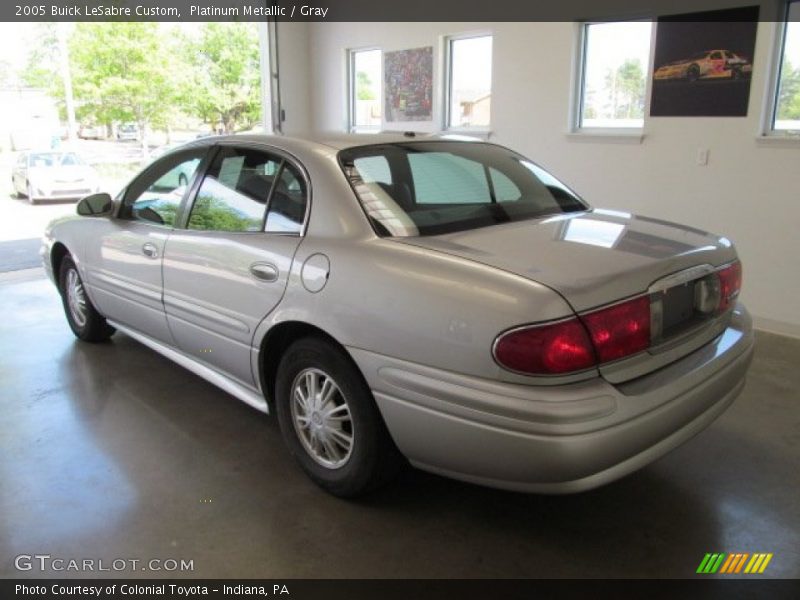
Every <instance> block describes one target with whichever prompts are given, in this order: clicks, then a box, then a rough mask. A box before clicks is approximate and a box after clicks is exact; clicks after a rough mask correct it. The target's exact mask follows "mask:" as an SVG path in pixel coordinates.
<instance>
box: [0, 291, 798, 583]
mask: <svg viewBox="0 0 800 600" xmlns="http://www.w3.org/2000/svg"><path fill="white" fill-rule="evenodd" d="M0 312H1V313H2V314H4V315H6V316H5V317H4V318H3V319H2V320H0V356H2V360H0V378H1V379H0V417H1V418H0V577H15V576H20V575H25V576H42V575H41V574H40V573H36V572H30V573H28V574H21V573H19V572H17V571H16V570H14V567H13V557H14V556H17V555H18V554H37V553H39V554H42V553H45V554H50V555H51V556H53V557H62V558H68V559H69V558H76V559H82V558H95V559H98V558H103V559H105V560H106V561H110V560H111V559H113V558H138V559H150V558H184V559H193V560H194V567H195V570H194V572H191V573H184V574H180V573H172V574H171V575H172V576H181V575H185V576H193V577H238V578H245V577H248V578H249V577H281V578H287V577H320V578H322V577H399V578H406V577H692V576H694V572H695V569H696V568H697V565H698V564H699V562H700V560H701V559H702V557H703V555H704V554H705V553H706V552H720V551H722V552H772V553H774V558H773V560H772V562H771V564H770V565H769V567H768V569H767V571H766V574H765V575H766V576H772V577H800V501H798V498H800V476H799V475H798V473H799V472H800V471H799V470H798V465H800V368H798V367H800V341H797V340H791V339H788V338H782V337H779V336H775V335H770V334H759V336H758V347H757V352H756V358H755V361H754V364H753V367H752V369H751V371H750V378H749V381H748V384H747V387H746V389H745V391H744V393H743V395H742V396H741V397H740V398H739V399H738V400H737V401H736V403H735V404H734V406H733V407H732V408H731V409H730V410H729V411H728V412H727V413H726V414H725V415H724V416H723V417H722V418H720V419H719V420H718V421H717V422H716V423H714V424H713V425H712V426H711V427H710V428H709V429H708V430H706V431H705V432H703V433H702V434H701V435H700V436H698V437H697V438H695V439H694V440H692V441H691V442H689V443H688V444H686V445H684V446H683V447H681V448H679V449H678V450H676V451H674V452H672V453H671V454H669V455H668V456H666V457H665V458H663V459H661V460H660V461H658V462H656V463H655V464H653V465H651V466H649V467H647V468H645V469H644V470H642V471H640V472H638V473H636V474H634V475H632V476H629V477H627V478H626V479H624V480H622V481H619V482H617V483H615V484H612V485H610V486H607V487H605V488H602V489H599V490H596V491H593V492H588V493H584V494H581V495H576V496H566V497H546V496H533V495H523V494H514V493H508V492H501V491H495V490H490V489H484V488H480V487H476V486H471V485H466V484H462V483H457V482H454V481H449V480H446V479H442V478H439V477H435V476H432V475H427V474H424V473H421V472H417V471H412V470H408V471H407V472H406V473H405V474H404V475H402V476H401V478H400V479H399V480H398V481H397V482H396V483H395V484H393V485H391V486H390V487H388V488H386V489H384V490H382V491H380V492H378V493H376V494H375V495H373V496H371V497H370V498H368V499H366V500H363V501H360V502H347V501H342V500H338V499H335V498H332V497H330V496H328V495H326V494H324V493H323V492H321V491H320V490H319V489H317V488H316V487H315V486H314V485H313V484H312V483H310V482H309V480H308V479H306V477H305V476H304V475H303V474H302V473H301V472H300V470H299V469H298V468H297V467H296V466H295V465H294V463H293V462H292V460H291V458H290V457H289V456H288V455H287V453H286V452H285V451H284V449H283V445H282V442H281V439H280V434H279V431H278V428H277V425H276V423H275V421H274V420H273V419H272V418H269V417H266V416H263V415H261V414H259V413H257V412H255V411H253V410H252V409H250V408H248V407H247V406H245V405H244V404H242V403H240V402H238V401H236V400H234V399H233V398H231V397H230V396H227V395H226V394H224V393H223V392H221V391H218V390H217V389H216V388H214V387H212V386H211V385H210V384H207V383H205V382H204V381H202V380H201V379H199V378H197V377H195V376H194V375H192V374H190V373H189V372H188V371H185V370H183V369H182V368H180V367H178V366H176V365H174V364H172V363H170V362H169V361H167V360H166V359H163V358H161V357H160V356H159V355H157V354H155V353H153V352H151V351H150V350H148V349H146V348H145V347H143V346H141V345H139V344H137V343H136V342H134V341H132V340H131V339H130V338H127V337H126V336H124V335H121V334H117V335H116V336H115V337H114V340H113V343H111V344H106V345H99V346H97V345H89V344H83V343H79V342H77V341H76V340H75V339H73V337H72V334H71V333H70V331H69V329H68V328H67V324H66V322H65V320H64V318H63V315H62V313H61V307H60V304H59V300H58V297H57V295H56V292H55V290H54V289H53V288H52V286H51V285H50V283H49V282H47V281H45V280H43V279H41V278H32V279H26V276H24V275H22V276H17V277H15V278H11V279H6V280H5V282H0ZM57 575H59V576H64V575H68V576H69V575H72V576H76V575H77V574H71V573H63V572H62V573H57ZM116 575H117V576H124V577H131V576H137V575H141V576H145V575H146V576H157V575H158V573H137V572H122V573H117V574H116ZM740 577H741V576H740Z"/></svg>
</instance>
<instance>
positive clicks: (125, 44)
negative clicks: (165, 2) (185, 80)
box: [69, 22, 176, 154]
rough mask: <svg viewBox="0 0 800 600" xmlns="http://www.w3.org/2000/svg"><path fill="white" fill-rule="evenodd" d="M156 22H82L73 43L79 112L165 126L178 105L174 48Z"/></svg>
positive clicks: (147, 125) (145, 128)
mask: <svg viewBox="0 0 800 600" xmlns="http://www.w3.org/2000/svg"><path fill="white" fill-rule="evenodd" d="M163 37H164V36H162V35H161V33H160V31H159V28H158V24H157V23H132V22H122V23H118V22H112V23H78V24H77V25H76V27H75V31H74V32H73V34H72V37H71V38H70V42H69V49H70V61H71V66H72V79H73V88H74V93H75V99H76V103H77V104H78V106H79V108H78V116H79V117H84V118H87V117H88V118H91V119H93V120H96V121H97V122H99V123H104V124H106V125H110V124H111V123H112V122H114V121H119V122H134V123H136V124H137V125H138V126H139V131H140V132H141V138H142V148H143V151H144V153H145V154H147V134H148V131H149V129H150V128H153V127H164V126H165V125H166V124H167V120H168V118H169V116H170V112H171V110H172V108H171V107H173V106H174V104H175V98H176V89H175V85H174V83H173V82H172V79H171V76H170V69H169V62H168V60H169V58H170V52H169V51H168V48H167V47H166V44H165V42H164V41H163V39H162V38H163Z"/></svg>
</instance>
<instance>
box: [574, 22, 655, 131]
mask: <svg viewBox="0 0 800 600" xmlns="http://www.w3.org/2000/svg"><path fill="white" fill-rule="evenodd" d="M609 23H650V44H649V48H648V54H647V63H646V64H645V65H643V67H645V78H644V79H645V88H644V115H643V117H642V125H641V126H640V127H584V126H583V99H584V94H585V92H586V65H587V60H586V57H587V50H588V48H587V42H588V41H589V36H588V35H587V34H588V31H589V27H590V26H591V25H605V24H609ZM656 25H657V22H656V20H655V19H654V18H653V17H651V16H637V17H631V18H629V19H618V20H614V21H580V22H578V23H576V27H577V28H578V29H577V34H576V39H577V49H576V52H575V60H574V67H573V77H572V93H571V94H570V108H569V126H568V134H569V135H571V136H576V137H584V136H592V137H605V138H608V139H618V140H619V141H634V142H641V140H642V139H643V138H644V133H645V127H646V125H647V115H648V113H649V111H650V95H651V92H652V85H653V61H654V59H655V58H654V55H655V38H656Z"/></svg>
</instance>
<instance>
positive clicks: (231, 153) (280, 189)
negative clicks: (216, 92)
mask: <svg viewBox="0 0 800 600" xmlns="http://www.w3.org/2000/svg"><path fill="white" fill-rule="evenodd" d="M306 196H307V190H306V186H305V180H303V178H302V177H301V176H300V175H299V173H298V172H297V170H296V169H295V168H294V167H293V166H292V165H290V164H289V163H287V162H285V161H284V160H283V159H282V158H281V157H279V156H277V155H273V154H270V153H267V152H263V151H260V150H253V149H248V148H231V147H224V148H221V149H220V151H219V153H218V154H217V156H216V158H215V159H214V162H213V164H212V165H211V167H210V168H209V170H208V172H207V173H206V175H205V177H204V178H203V182H202V184H201V185H200V189H199V190H198V192H197V198H196V199H195V202H194V205H193V206H192V210H191V213H190V214H189V222H188V228H189V229H194V230H198V231H230V232H259V231H268V232H275V233H298V232H300V230H301V228H302V224H303V220H304V218H305V209H306Z"/></svg>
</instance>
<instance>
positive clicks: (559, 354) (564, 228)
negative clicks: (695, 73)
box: [43, 134, 753, 496]
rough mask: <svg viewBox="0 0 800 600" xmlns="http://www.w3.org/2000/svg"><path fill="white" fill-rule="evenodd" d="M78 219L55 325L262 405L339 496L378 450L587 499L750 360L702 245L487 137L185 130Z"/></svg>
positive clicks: (675, 440)
mask: <svg viewBox="0 0 800 600" xmlns="http://www.w3.org/2000/svg"><path fill="white" fill-rule="evenodd" d="M181 175H183V177H181ZM78 213H79V215H83V216H82V217H72V218H69V219H66V220H60V221H56V222H54V223H53V224H51V225H50V226H49V228H48V230H47V232H46V236H45V245H44V248H43V255H44V264H45V267H46V269H47V271H48V272H49V274H50V276H51V278H52V279H53V280H54V282H55V283H56V284H57V286H58V289H59V290H60V292H61V295H62V297H63V301H64V308H65V312H66V316H67V320H68V321H69V325H70V327H71V328H72V330H73V331H74V332H75V335H77V336H78V337H79V338H80V339H82V340H85V341H87V342H100V341H104V340H107V339H108V338H109V337H110V336H111V335H112V334H113V333H114V331H115V330H120V331H122V332H124V333H126V334H128V335H130V336H132V337H133V338H135V339H137V340H139V341H140V342H142V343H143V344H146V345H147V346H149V347H151V348H153V349H154V350H156V351H158V352H160V353H162V354H164V355H165V356H167V357H168V358H170V359H172V360H174V361H175V362H177V363H179V364H180V365H182V366H184V367H186V368H188V369H190V370H191V371H193V372H194V373H196V374H198V375H200V376H201V377H204V378H206V379H207V380H209V381H211V382H213V383H215V384H216V385H218V386H219V387H221V388H222V389H224V390H226V391H227V392H229V393H230V394H232V395H234V396H236V397H238V398H239V399H241V400H244V401H245V402H247V403H248V404H251V405H252V406H254V407H255V408H257V409H259V410H262V411H265V412H268V411H269V410H272V409H274V410H275V412H276V413H277V416H278V421H279V423H280V428H281V431H282V433H283V436H284V438H285V441H286V443H287V445H288V447H289V449H290V450H291V452H292V453H293V454H294V455H295V456H296V458H297V460H298V461H299V463H300V465H301V466H302V467H303V469H305V471H306V472H307V473H308V474H309V475H310V476H311V478H313V479H314V481H316V482H317V483H318V484H319V485H321V486H322V487H324V488H325V489H327V490H329V491H330V492H332V493H334V494H337V495H341V496H352V495H355V494H358V493H361V492H364V491H366V490H368V489H370V488H373V487H374V486H376V485H377V484H379V483H381V482H383V481H385V480H386V479H387V478H388V477H389V476H391V475H392V474H393V473H394V472H395V470H396V468H397V467H398V466H399V465H400V464H402V462H403V458H402V457H406V458H407V459H408V460H409V461H410V462H411V463H412V464H413V465H416V466H417V467H419V468H422V469H426V470H428V471H432V472H434V473H440V474H442V475H447V476H450V477H454V478H457V479H462V480H466V481H471V482H476V483H481V484H485V485H489V486H495V487H500V488H507V489H513V490H527V491H533V492H548V493H550V492H553V493H563V492H576V491H580V490H586V489H589V488H593V487H596V486H599V485H602V484H605V483H607V482H609V481H612V480H614V479H617V478H619V477H622V476H623V475H625V474H627V473H630V472H631V471H634V470H635V469H638V468H640V467H642V466H643V465H646V464H647V463H649V462H651V461H653V460H654V459H656V458H657V457H659V456H661V455H663V454H664V453H665V452H667V451H669V450H670V449H672V448H674V447H675V446H677V445H678V444H680V443H682V442H684V441H686V440H688V439H689V438H690V437H692V436H693V435H694V434H696V433H697V432H699V431H700V430H702V429H703V428H704V427H706V426H707V425H708V424H709V423H711V422H712V421H713V420H714V419H715V418H716V417H718V416H719V415H720V414H721V413H722V412H723V411H724V410H725V409H726V408H727V407H728V406H729V405H730V404H731V402H732V401H733V399H734V398H735V397H736V396H737V394H738V393H739V392H740V391H741V389H742V386H743V385H744V380H745V372H746V370H747V367H748V365H749V362H750V360H751V357H752V348H753V336H752V329H751V321H750V317H749V316H748V313H747V311H746V310H745V308H744V307H743V306H742V305H741V304H739V303H737V300H736V299H737V296H738V294H739V288H740V285H741V266H740V263H739V261H738V259H737V255H736V252H735V250H734V248H733V246H732V244H731V243H730V242H729V241H728V240H727V239H725V238H722V237H717V236H714V235H711V234H708V233H705V232H703V231H699V230H697V229H692V228H689V227H684V226H680V225H675V224H672V223H667V222H664V221H660V220H657V219H650V218H643V217H635V216H632V215H630V214H627V213H622V212H616V211H609V210H600V209H592V208H590V207H589V206H588V205H587V204H586V203H585V202H584V201H583V200H581V199H580V198H579V197H578V196H576V194H575V193H573V192H572V191H570V190H569V189H568V188H567V187H566V186H564V185H563V184H562V183H560V182H559V181H558V180H557V179H555V178H554V177H553V176H551V175H549V174H548V173H547V172H545V171H544V170H543V169H542V168H540V167H539V166H537V165H536V164H534V163H532V162H530V161H529V160H527V159H526V158H524V157H522V156H520V155H519V154H516V153H514V152H512V151H510V150H508V149H506V148H502V147H500V146H496V145H493V144H487V143H482V142H476V141H468V140H463V139H462V140H457V139H448V138H447V137H436V136H431V137H419V136H413V135H411V134H406V135H377V136H374V135H373V136H366V137H364V136H361V137H359V136H349V137H346V138H339V139H327V138H320V139H319V140H316V141H311V140H299V139H291V138H284V137H265V136H235V137H234V136H232V137H218V138H207V139H205V140H201V141H197V142H194V143H192V144H190V145H187V146H184V147H182V148H179V149H176V150H174V151H172V152H171V153H169V154H167V155H165V156H163V157H161V158H159V159H158V160H156V161H155V162H154V163H153V164H151V165H150V166H149V167H147V168H146V169H144V171H142V173H141V174H139V175H138V176H137V177H136V178H135V179H133V181H132V182H131V183H130V184H129V185H128V186H127V187H126V188H125V189H124V190H123V191H122V192H121V193H120V194H119V195H118V197H117V198H116V199H114V200H112V199H111V197H110V196H108V195H106V194H95V195H93V196H89V197H87V198H84V199H83V200H82V201H81V202H80V204H79V205H78Z"/></svg>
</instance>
